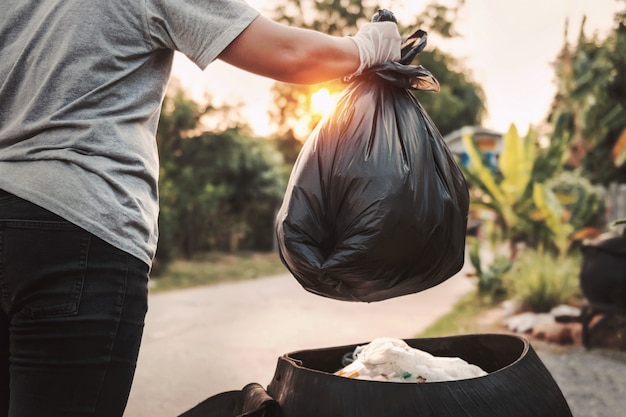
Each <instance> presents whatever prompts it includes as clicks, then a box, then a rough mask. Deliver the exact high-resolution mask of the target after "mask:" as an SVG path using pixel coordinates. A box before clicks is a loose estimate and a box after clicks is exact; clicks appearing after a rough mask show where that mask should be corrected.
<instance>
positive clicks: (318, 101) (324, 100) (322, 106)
mask: <svg viewBox="0 0 626 417" xmlns="http://www.w3.org/2000/svg"><path fill="white" fill-rule="evenodd" d="M336 100H337V95H336V94H330V93H329V92H328V90H327V89H326V88H320V89H319V90H317V91H316V92H315V93H313V95H311V111H312V112H313V113H314V114H317V115H320V116H322V115H324V114H326V113H327V112H329V111H331V110H332V109H333V107H334V105H335V102H336Z"/></svg>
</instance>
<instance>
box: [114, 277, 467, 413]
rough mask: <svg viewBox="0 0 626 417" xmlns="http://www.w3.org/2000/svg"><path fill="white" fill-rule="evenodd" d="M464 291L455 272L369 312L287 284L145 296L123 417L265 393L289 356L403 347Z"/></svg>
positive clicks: (274, 281) (268, 281)
mask: <svg viewBox="0 0 626 417" xmlns="http://www.w3.org/2000/svg"><path fill="white" fill-rule="evenodd" d="M472 288H473V283H472V281H471V280H470V279H469V278H466V277H465V274H464V271H461V272H460V273H459V274H458V275H456V276H455V277H452V278H450V279H449V280H448V281H446V282H444V283H443V284H440V285H438V286H436V287H434V288H431V289H429V290H426V291H424V292H421V293H418V294H413V295H408V296H404V297H398V298H395V299H391V300H386V301H380V302H376V303H371V304H366V303H351V302H341V301H336V300H331V299H326V298H323V297H320V296H317V295H314V294H310V293H308V292H306V291H305V290H303V289H302V287H300V285H299V284H298V283H297V282H296V280H295V279H294V278H292V277H291V276H290V275H279V276H274V277H268V278H263V279H258V280H253V281H247V282H239V283H232V284H223V285H217V286H211V287H203V288H197V289H191V290H181V291H173V292H169V293H161V294H155V295H151V296H150V309H149V312H148V317H147V321H146V328H145V333H144V341H143V345H142V350H141V353H140V356H139V363H138V368H137V373H136V378H135V382H134V386H133V390H132V392H131V395H130V400H129V404H128V408H127V410H126V413H125V417H175V416H177V415H179V414H180V413H182V412H183V411H185V410H187V409H189V408H191V407H193V406H194V405H196V404H197V403H199V402H200V401H202V400H204V399H206V398H208V397H210V396H212V395H215V394H217V393H220V392H224V391H229V390H239V389H241V388H242V387H243V386H244V385H246V384H247V383H249V382H258V383H260V384H262V385H267V384H268V383H269V382H270V381H271V379H272V377H273V375H274V368H275V366H276V360H277V358H278V357H279V356H280V355H282V354H284V353H288V352H291V351H294V350H299V349H313V348H319V347H328V346H338V345H344V344H356V343H363V342H368V341H370V340H372V339H374V338H376V337H382V336H386V337H397V338H412V337H414V336H415V335H416V333H418V332H420V331H422V330H423V329H425V328H426V327H427V326H429V325H430V324H431V323H432V322H433V321H434V320H436V319H437V318H439V317H441V315H443V314H445V313H447V312H448V311H450V309H451V307H452V306H453V304H454V303H455V302H456V301H457V300H458V299H459V298H460V297H461V296H462V295H464V294H465V293H467V292H468V291H470V290H471V289H472Z"/></svg>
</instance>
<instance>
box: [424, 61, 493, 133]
mask: <svg viewBox="0 0 626 417" xmlns="http://www.w3.org/2000/svg"><path fill="white" fill-rule="evenodd" d="M417 61H418V63H419V64H420V65H422V66H424V68H427V69H428V70H429V71H430V72H431V73H432V74H433V75H434V76H435V78H437V80H438V81H439V84H440V85H441V89H440V91H439V92H438V93H431V92H426V91H414V92H413V94H414V95H415V97H416V98H417V99H418V100H419V101H420V103H421V104H422V106H424V108H425V109H426V111H427V112H428V115H429V116H430V117H431V119H432V120H433V122H434V123H435V126H437V129H439V131H440V132H441V133H442V134H443V135H446V134H448V133H450V132H453V131H455V130H457V129H459V128H461V127H463V126H474V125H478V124H480V121H481V120H482V118H483V115H484V113H485V101H486V99H485V94H484V92H483V90H482V88H481V87H480V85H478V84H476V83H475V82H474V81H473V80H472V79H471V77H470V75H469V74H470V72H469V71H467V70H466V69H464V68H463V66H462V65H461V64H460V62H458V61H457V60H456V59H455V58H454V57H452V56H450V55H447V54H445V53H443V52H441V51H440V50H438V49H433V50H427V51H424V52H422V53H420V54H419V55H418V56H417Z"/></svg>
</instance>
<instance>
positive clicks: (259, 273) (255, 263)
mask: <svg viewBox="0 0 626 417" xmlns="http://www.w3.org/2000/svg"><path fill="white" fill-rule="evenodd" d="M287 272H288V271H287V269H286V268H285V266H284V265H283V264H282V262H281V261H280V258H279V256H278V253H277V252H264V253H260V252H243V253H237V254H231V253H217V252H210V253H206V254H202V255H199V256H196V257H194V258H193V259H190V260H187V259H177V260H174V261H172V262H171V263H170V264H169V265H167V267H166V268H165V269H164V270H163V271H160V273H159V274H158V275H157V276H152V277H151V280H150V291H151V292H152V293H154V292H159V291H168V290H177V289H182V288H190V287H199V286H204V285H211V284H217V283H221V282H227V281H241V280H246V279H254V278H259V277H264V276H271V275H276V274H284V273H287Z"/></svg>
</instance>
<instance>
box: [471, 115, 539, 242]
mask: <svg viewBox="0 0 626 417" xmlns="http://www.w3.org/2000/svg"><path fill="white" fill-rule="evenodd" d="M534 139H535V135H534V133H533V132H532V131H531V132H529V133H528V135H526V136H525V137H521V136H520V135H519V133H518V131H517V128H516V127H515V125H514V124H513V125H511V127H510V128H509V130H508V132H507V133H506V134H505V135H504V137H503V139H502V140H503V146H502V153H501V154H500V157H499V160H498V169H499V173H495V172H494V171H493V170H492V169H491V168H490V167H489V166H487V165H486V164H485V163H484V162H483V161H484V159H483V155H482V152H481V151H480V150H479V149H478V147H477V146H476V144H475V143H474V141H473V140H472V137H471V135H470V134H466V135H464V136H463V138H462V141H463V144H464V146H465V149H466V151H467V154H468V157H469V165H468V166H467V167H465V168H464V173H465V175H466V176H467V177H468V180H469V182H470V184H472V185H474V187H476V188H477V189H478V195H477V196H476V198H474V199H473V205H474V207H477V208H479V207H484V208H487V209H489V210H492V211H494V212H495V213H496V214H497V215H498V216H499V218H500V221H501V223H502V224H503V226H504V228H505V230H507V231H512V230H514V229H515V227H516V225H517V224H518V223H519V221H520V219H519V216H520V213H519V212H518V211H516V207H518V206H520V205H523V203H524V201H525V200H526V199H527V197H528V190H529V184H530V183H531V177H532V170H533V163H534V160H535V140H534ZM499 177H500V178H499Z"/></svg>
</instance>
